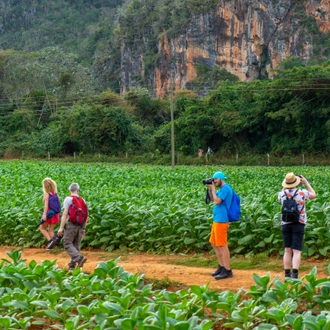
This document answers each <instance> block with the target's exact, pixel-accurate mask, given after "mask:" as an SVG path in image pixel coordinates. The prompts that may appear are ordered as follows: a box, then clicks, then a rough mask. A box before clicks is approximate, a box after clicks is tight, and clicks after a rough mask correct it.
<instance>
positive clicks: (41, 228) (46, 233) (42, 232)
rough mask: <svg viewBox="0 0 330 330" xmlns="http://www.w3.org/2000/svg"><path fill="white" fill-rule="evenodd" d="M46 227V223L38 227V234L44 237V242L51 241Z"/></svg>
mask: <svg viewBox="0 0 330 330" xmlns="http://www.w3.org/2000/svg"><path fill="white" fill-rule="evenodd" d="M47 227H48V223H46V222H45V223H43V224H42V225H40V232H41V234H42V235H44V236H45V238H46V240H47V241H49V240H50V239H51V237H50V235H49V233H48V231H47Z"/></svg>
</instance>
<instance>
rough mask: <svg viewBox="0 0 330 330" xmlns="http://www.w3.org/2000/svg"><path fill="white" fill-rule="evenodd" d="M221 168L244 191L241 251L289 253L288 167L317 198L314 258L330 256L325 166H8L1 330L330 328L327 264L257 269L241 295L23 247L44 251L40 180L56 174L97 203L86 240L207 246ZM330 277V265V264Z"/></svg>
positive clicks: (153, 247) (237, 248)
mask: <svg viewBox="0 0 330 330" xmlns="http://www.w3.org/2000/svg"><path fill="white" fill-rule="evenodd" d="M216 170H222V171H224V172H225V173H226V175H227V176H228V180H227V182H228V183H230V184H231V185H232V186H233V188H234V189H235V191H236V192H237V193H238V194H239V195H240V196H241V203H242V217H241V219H240V221H239V222H237V223H234V224H231V227H230V248H231V251H232V254H233V255H235V254H237V255H239V254H240V255H242V254H243V255H244V254H249V253H255V254H257V253H261V252H262V253H266V254H268V255H274V254H275V255H278V254H281V252H282V250H283V248H282V244H281V233H280V228H279V216H280V213H279V212H280V207H279V204H278V202H277V192H278V191H279V190H280V189H281V182H282V180H283V178H284V175H285V173H286V172H288V171H291V170H294V171H295V172H296V173H297V174H303V175H304V176H305V177H307V179H308V180H309V181H310V183H311V184H312V186H313V187H314V189H315V191H316V193H317V195H318V197H317V199H316V200H313V201H309V202H308V204H307V214H308V221H309V222H308V226H307V228H306V238H305V250H304V254H305V255H307V256H313V257H315V258H323V259H324V260H325V262H327V261H328V260H329V252H328V251H329V247H328V241H329V221H330V215H329V205H330V194H329V189H328V186H329V176H330V174H329V173H330V171H329V169H328V168H326V167H298V168H280V167H223V166H219V167H205V166H204V167H178V168H176V169H174V170H172V169H171V168H170V167H157V166H152V167H151V166H144V165H121V164H104V163H99V164H95V163H93V164H80V163H74V164H72V163H63V162H37V161H9V162H1V163H0V178H1V183H2V184H1V191H0V205H1V206H0V207H1V213H0V217H1V222H0V240H1V242H0V243H1V245H11V246H12V245H14V246H17V250H13V251H11V252H8V258H3V259H2V260H1V261H0V327H1V328H2V329H23V330H25V329H33V330H34V329H66V330H71V329H72V330H73V329H75V330H79V329H96V330H101V329H109V330H110V329H123V330H131V329H132V330H133V329H137V330H144V329H150V330H156V329H157V330H158V329H164V330H165V329H170V330H172V329H173V330H186V329H187V330H188V329H192V330H207V329H218V330H219V329H259V330H267V329H271V330H275V329H297V330H301V329H303V330H304V329H315V330H326V329H330V312H329V310H330V280H329V279H330V277H329V276H328V277H327V278H319V277H318V276H317V269H316V268H313V270H312V271H311V272H310V273H309V274H307V275H305V276H303V277H302V278H301V279H288V280H287V281H286V282H283V281H280V280H279V278H278V277H275V278H274V279H272V280H271V278H270V276H269V275H268V274H266V275H265V276H258V275H256V274H255V275H254V282H255V285H253V286H252V287H250V289H249V290H245V289H241V290H239V291H237V292H231V291H222V292H217V291H215V290H210V289H209V288H208V286H207V285H205V286H201V287H199V286H196V285H192V286H191V287H190V288H189V289H184V290H178V291H176V292H171V291H168V290H165V289H163V290H155V289H153V286H152V284H147V283H146V281H145V279H144V277H143V275H139V274H130V273H128V272H126V271H125V270H124V269H123V268H122V267H119V266H117V264H116V262H117V261H116V260H109V261H107V262H101V263H99V264H98V266H97V267H96V268H95V270H94V271H93V272H92V273H91V274H87V273H84V272H83V271H81V270H80V268H77V269H75V270H74V271H73V272H68V271H66V270H64V269H61V268H58V266H57V265H56V260H45V261H43V262H42V263H41V264H37V263H36V262H35V261H31V262H30V263H27V262H26V261H25V260H24V259H22V258H21V251H19V250H20V249H21V248H24V247H30V246H36V247H38V246H41V245H43V244H44V239H43V237H42V236H41V234H40V232H39V231H38V229H37V228H36V225H37V223H38V222H39V219H40V216H41V212H42V206H43V204H42V187H41V181H42V180H43V178H45V177H51V178H53V179H54V180H55V181H56V182H57V184H58V190H59V195H60V198H61V200H63V199H64V197H65V196H66V195H67V194H68V186H69V185H70V183H71V182H78V183H79V184H80V186H81V191H80V192H81V195H82V196H83V197H84V198H85V199H86V201H87V203H88V205H89V208H90V219H89V223H88V227H87V228H88V230H87V233H86V237H85V238H84V240H83V246H84V247H87V246H91V247H95V248H101V249H105V250H109V251H111V250H114V249H123V250H127V249H131V250H140V251H153V252H158V253H168V252H189V251H208V250H210V246H209V243H208V235H209V230H210V225H211V222H212V205H211V204H210V205H206V204H205V193H206V188H205V186H203V185H202V179H205V178H208V177H210V176H211V175H212V174H213V172H214V171H216ZM328 272H329V273H330V267H328Z"/></svg>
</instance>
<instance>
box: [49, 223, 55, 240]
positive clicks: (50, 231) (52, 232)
mask: <svg viewBox="0 0 330 330" xmlns="http://www.w3.org/2000/svg"><path fill="white" fill-rule="evenodd" d="M55 227H56V223H50V224H49V226H48V233H49V236H50V238H53V237H54V235H55V233H54V229H55Z"/></svg>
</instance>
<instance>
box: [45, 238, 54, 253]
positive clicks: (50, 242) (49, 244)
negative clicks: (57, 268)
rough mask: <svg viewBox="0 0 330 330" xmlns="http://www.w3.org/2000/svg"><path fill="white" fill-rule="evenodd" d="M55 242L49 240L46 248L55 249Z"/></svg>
mask: <svg viewBox="0 0 330 330" xmlns="http://www.w3.org/2000/svg"><path fill="white" fill-rule="evenodd" d="M54 245H55V244H54V242H53V241H52V240H50V241H49V242H48V244H47V246H46V250H48V251H49V250H53V248H54Z"/></svg>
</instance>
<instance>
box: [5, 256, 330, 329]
mask: <svg viewBox="0 0 330 330" xmlns="http://www.w3.org/2000/svg"><path fill="white" fill-rule="evenodd" d="M7 254H8V256H9V257H10V258H9V260H8V259H6V258H4V259H3V260H2V261H1V263H0V302H1V307H0V325H1V327H2V329H6V330H7V329H8V330H9V329H21V330H25V329H31V327H38V328H39V327H47V328H48V327H49V328H50V329H66V330H73V329H75V330H82V329H95V330H101V329H109V330H110V329H122V330H131V329H139V330H162V329H168V330H209V329H211V328H214V327H216V328H218V327H219V326H221V328H225V329H232V328H235V329H259V330H267V329H272V330H275V329H286V328H290V329H294V330H306V329H315V330H325V329H328V328H329V325H330V312H329V308H330V303H329V292H330V285H329V284H330V282H329V278H321V279H317V269H316V268H314V269H313V270H312V271H311V272H310V274H307V275H305V276H304V278H303V279H302V280H294V279H289V280H287V281H286V282H285V283H283V282H282V281H280V280H279V278H278V277H275V278H274V279H273V280H272V281H271V280H270V276H269V274H266V275H264V276H258V275H254V281H255V285H254V286H252V287H251V288H250V290H246V289H244V288H242V289H240V290H239V291H238V292H236V293H235V292H230V291H223V292H216V291H214V290H209V289H208V286H207V285H205V286H201V287H198V286H196V285H192V286H191V287H190V288H189V289H184V290H178V291H176V292H170V291H167V290H156V289H154V288H153V286H152V285H151V284H146V283H145V280H144V278H143V275H138V274H134V275H132V274H129V273H127V272H126V271H125V270H124V269H123V268H122V267H119V266H117V265H116V261H107V262H101V263H99V265H98V266H97V268H95V270H94V271H93V273H91V274H85V273H83V272H82V271H81V270H80V268H76V269H75V270H74V271H73V272H72V274H71V272H70V273H67V272H65V271H64V270H63V269H59V268H58V267H57V266H56V265H55V264H56V260H53V261H50V260H45V261H43V262H42V263H41V264H37V263H36V262H35V261H34V260H32V261H31V262H30V263H29V264H27V263H25V261H26V260H24V259H21V252H20V251H17V250H16V251H15V250H14V251H11V252H8V253H7ZM329 271H330V269H329Z"/></svg>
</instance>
